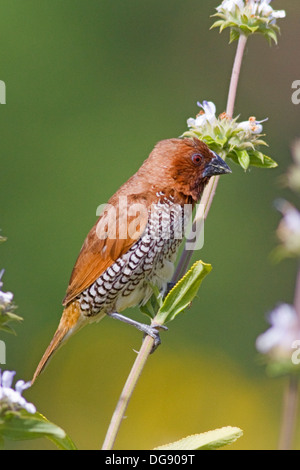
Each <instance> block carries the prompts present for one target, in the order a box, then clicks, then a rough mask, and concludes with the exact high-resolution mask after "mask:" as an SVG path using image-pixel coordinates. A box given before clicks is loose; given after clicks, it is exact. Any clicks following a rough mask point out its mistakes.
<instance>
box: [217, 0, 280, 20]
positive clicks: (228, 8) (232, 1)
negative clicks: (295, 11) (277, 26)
mask: <svg viewBox="0 0 300 470" xmlns="http://www.w3.org/2000/svg"><path fill="white" fill-rule="evenodd" d="M270 3H271V0H223V2H222V3H221V5H220V6H218V7H217V8H216V10H217V11H218V12H219V13H224V14H226V13H229V14H234V13H235V9H236V7H238V8H239V10H240V12H241V15H245V14H246V15H247V13H248V15H249V14H250V16H260V17H264V18H268V19H271V20H272V21H273V22H276V19H278V18H285V17H286V12H285V11H284V10H274V9H273V8H272V7H271V5H270Z"/></svg>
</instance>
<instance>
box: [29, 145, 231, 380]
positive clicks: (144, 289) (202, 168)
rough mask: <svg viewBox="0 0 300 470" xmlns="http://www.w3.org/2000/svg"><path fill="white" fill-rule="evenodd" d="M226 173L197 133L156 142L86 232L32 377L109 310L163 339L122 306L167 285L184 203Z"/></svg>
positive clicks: (191, 201)
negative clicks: (57, 318)
mask: <svg viewBox="0 0 300 470" xmlns="http://www.w3.org/2000/svg"><path fill="white" fill-rule="evenodd" d="M223 173H231V170H230V168H229V167H228V165H227V164H226V163H225V162H224V161H223V160H222V159H221V158H220V157H219V156H218V155H217V154H216V153H215V152H213V151H211V150H210V149H209V148H208V147H207V145H206V144H205V143H203V142H201V141H200V140H198V139H189V138H184V139H168V140H163V141H161V142H159V143H158V144H157V145H156V146H155V147H154V149H153V151H152V152H151V153H150V155H149V157H148V158H147V159H146V160H145V161H144V163H143V164H142V166H141V167H140V169H139V170H138V171H137V173H135V174H134V175H133V176H132V177H131V178H130V179H129V180H128V181H127V182H126V183H125V184H123V186H121V187H120V189H119V190H118V191H117V192H116V193H115V194H114V195H113V196H112V198H111V199H110V200H109V202H108V205H107V207H106V208H105V209H104V210H103V212H102V214H101V215H100V218H99V220H98V221H97V223H96V224H95V225H94V227H93V228H92V229H91V231H90V233H89V234H88V236H87V238H86V240H85V242H84V244H83V246H82V248H81V251H80V254H79V257H78V259H77V261H76V264H75V266H74V269H73V271H72V275H71V279H70V283H69V287H68V289H67V293H66V296H65V298H64V300H63V306H64V307H65V308H64V311H63V314H62V317H61V320H60V323H59V326H58V328H57V330H56V332H55V334H54V337H53V339H52V341H51V343H50V345H49V347H48V348H47V350H46V352H45V354H44V356H43V357H42V359H41V361H40V363H39V365H38V367H37V369H36V372H35V374H34V377H33V380H32V382H34V381H35V379H36V377H37V376H38V375H39V374H40V373H41V371H42V370H43V368H44V367H45V365H46V363H47V361H48V360H49V358H50V356H51V355H52V354H53V353H54V351H56V350H57V348H58V347H59V346H61V344H62V343H63V342H64V341H65V340H66V339H67V338H68V337H69V336H70V335H71V334H73V333H74V332H75V331H77V330H79V329H80V328H81V327H82V326H84V325H86V324H88V323H91V322H93V321H99V320H101V319H102V318H103V317H104V316H105V315H108V316H110V317H112V318H116V319H119V320H122V321H125V322H127V323H130V324H132V325H133V326H135V327H136V328H138V329H140V330H141V331H143V332H144V333H146V334H149V335H151V336H152V337H153V338H154V339H155V342H156V343H159V334H158V329H157V328H155V326H153V325H152V326H150V325H145V324H142V323H139V322H136V321H134V320H131V319H129V318H127V317H125V316H123V315H121V314H120V312H122V311H123V310H125V309H126V308H128V307H133V306H135V305H144V304H145V303H146V302H147V301H148V300H149V298H150V296H151V294H152V292H153V290H152V287H151V285H150V283H151V284H152V285H153V284H154V285H156V286H158V288H159V289H161V290H164V289H165V288H166V285H167V283H168V281H170V280H171V278H172V274H173V271H174V262H175V259H176V254H177V251H178V248H179V245H180V243H181V241H182V239H183V236H184V235H183V230H180V229H181V228H182V227H183V226H184V224H185V223H186V220H185V215H184V210H183V209H184V206H185V204H190V205H191V206H194V205H195V203H196V202H197V201H199V200H200V197H201V195H202V193H203V190H204V187H205V185H206V184H207V182H208V181H209V178H210V177H211V176H214V175H220V174H223ZM124 201H125V206H124ZM132 208H135V210H132ZM137 212H138V214H137ZM175 232H176V234H177V235H175ZM178 233H179V235H178Z"/></svg>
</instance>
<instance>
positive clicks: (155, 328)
mask: <svg viewBox="0 0 300 470" xmlns="http://www.w3.org/2000/svg"><path fill="white" fill-rule="evenodd" d="M144 326H145V329H144V333H145V335H144V339H145V336H146V335H149V336H151V338H153V339H154V343H153V346H152V349H151V352H150V354H152V353H154V351H155V350H156V349H157V348H158V346H159V345H160V344H161V339H160V336H159V330H165V331H167V330H168V328H167V327H166V326H165V325H160V324H158V323H152V324H151V325H144Z"/></svg>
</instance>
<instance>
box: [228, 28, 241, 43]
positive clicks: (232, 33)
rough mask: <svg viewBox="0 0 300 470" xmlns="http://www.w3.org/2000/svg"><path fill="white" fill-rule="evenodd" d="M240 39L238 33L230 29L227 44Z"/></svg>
mask: <svg viewBox="0 0 300 470" xmlns="http://www.w3.org/2000/svg"><path fill="white" fill-rule="evenodd" d="M239 37H240V32H239V31H237V30H236V29H233V28H232V29H231V30H230V40H229V44H231V43H232V42H234V41H237V40H238V39H239Z"/></svg>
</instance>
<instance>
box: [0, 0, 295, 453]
mask: <svg viewBox="0 0 300 470" xmlns="http://www.w3.org/2000/svg"><path fill="white" fill-rule="evenodd" d="M273 3H274V8H276V9H281V8H285V9H286V11H287V18H286V19H285V20H281V21H280V26H281V32H282V35H281V37H280V38H279V45H278V46H273V47H272V48H270V46H269V45H268V43H267V41H265V39H263V38H262V37H254V38H252V39H251V40H250V41H249V43H248V47H247V50H246V55H245V61H244V64H243V68H242V75H241V81H240V86H239V90H238V97H237V105H236V110H235V113H236V114H240V115H241V118H242V119H243V120H246V119H247V118H248V117H249V116H251V115H255V116H256V117H257V118H258V119H263V118H265V117H269V121H268V122H267V123H266V124H265V127H264V130H265V131H266V133H267V140H268V142H269V144H270V148H269V149H268V153H269V155H270V156H271V157H272V158H274V159H275V160H277V161H278V163H279V167H278V169H276V170H259V169H251V171H248V172H247V173H244V172H243V171H242V170H241V168H240V167H238V166H236V165H234V164H232V165H231V166H232V169H233V174H232V175H231V176H228V177H226V178H224V179H222V180H221V182H220V185H219V187H218V190H217V195H216V197H215V199H214V203H213V206H212V209H211V212H210V214H209V217H208V220H207V223H206V227H205V245H204V248H203V249H202V250H201V251H200V252H197V253H196V254H195V255H194V260H196V259H202V260H203V261H205V262H210V263H211V264H212V265H213V271H212V273H211V274H210V275H209V276H208V277H207V279H206V280H205V281H204V283H203V285H202V288H201V291H200V292H199V297H198V299H197V300H195V302H194V304H193V306H192V308H190V309H189V310H188V311H187V312H186V313H185V314H184V315H182V316H181V317H179V318H177V319H176V321H174V322H173V323H172V324H171V325H170V329H169V332H168V333H162V341H163V344H162V346H161V347H160V348H159V349H158V351H157V352H156V353H155V354H154V355H153V356H151V358H150V360H149V361H148V364H147V366H146V369H145V370H144V372H143V375H142V377H141V379H140V382H139V384H138V386H137V389H136V391H135V394H134V396H133V398H132V401H131V403H130V406H129V408H128V410H127V419H126V420H125V421H124V423H123V425H122V428H121V431H120V434H119V437H118V440H117V442H116V449H151V448H153V447H154V446H157V445H160V444H164V443H167V442H169V441H172V440H175V439H179V438H181V437H184V436H186V435H188V434H192V433H197V432H204V431H207V430H210V429H213V428H216V427H221V426H225V425H232V426H239V427H241V428H242V429H243V430H244V437H243V438H242V439H240V440H239V441H238V442H237V443H236V444H234V446H232V447H231V448H232V449H273V448H276V446H277V440H278V433H279V425H280V418H281V406H282V393H283V387H284V384H285V381H284V379H270V378H267V377H266V374H265V369H264V367H263V366H262V365H261V364H260V361H259V360H258V354H257V352H256V349H255V340H256V337H257V336H258V335H259V334H260V333H261V332H263V331H264V330H265V329H266V328H267V322H266V315H267V313H268V312H269V311H270V310H271V309H272V308H274V307H275V306H276V304H277V303H278V302H281V301H285V302H292V300H293V291H294V280H295V272H296V266H295V263H294V262H293V261H285V262H282V263H280V264H278V265H274V263H272V261H271V259H270V253H271V251H272V250H273V249H274V247H275V246H276V236H275V229H276V227H277V224H278V221H279V215H278V213H277V212H276V211H275V209H274V206H273V201H274V200H275V199H276V198H278V197H283V196H289V194H288V193H287V192H286V191H285V190H284V189H283V188H282V185H281V183H280V178H281V176H282V175H283V174H284V172H285V170H286V169H287V167H288V166H289V164H290V163H291V156H290V150H289V148H290V144H291V142H292V141H293V139H294V138H295V137H299V136H300V129H299V115H300V105H299V106H296V105H294V104H292V101H291V95H292V89H291V85H292V82H293V81H294V80H297V79H300V68H299V61H298V49H297V48H298V45H299V39H300V37H299V35H300V33H299V31H300V4H299V1H298V0H285V1H284V2H283V1H280V0H274V2H272V4H273ZM217 5H218V0H214V1H213V0H209V1H207V0H185V1H182V0H164V1H163V2H162V1H161V0H148V1H143V2H142V1H140V0H126V1H124V0H114V1H113V2H111V1H108V0H64V1H61V0H51V1H50V0H26V2H24V1H23V0H14V1H13V2H12V1H10V0H0V12H1V14H0V36H1V48H0V57H1V75H0V79H1V80H4V81H5V83H6V86H7V104H6V105H2V106H1V114H0V116H1V117H0V119H1V125H0V138H1V140H0V142H1V144H0V145H1V166H0V193H1V197H0V201H1V209H0V227H1V229H2V232H1V233H2V235H5V236H7V237H8V241H7V242H6V243H5V244H2V245H1V253H0V267H1V268H5V276H4V290H11V291H13V292H14V294H15V302H16V304H17V305H18V310H17V313H18V314H19V315H21V316H23V318H24V322H23V323H22V324H20V325H17V327H16V331H17V336H16V337H14V336H10V335H5V334H4V333H2V335H1V339H4V340H5V342H6V345H7V365H6V368H8V369H13V370H16V371H17V377H18V378H24V379H27V380H28V379H30V378H31V376H32V373H33V371H34V369H35V366H36V365H37V363H38V361H39V359H40V357H41V355H42V353H43V352H44V349H45V347H46V346H47V345H48V343H49V341H50V339H51V337H52V334H53V332H54V330H55V329H56V326H57V324H58V321H59V318H60V315H61V311H62V307H61V300H62V298H63V297H64V294H65V290H66V287H67V284H68V280H69V276H70V273H71V270H72V267H73V264H74V262H75V260H76V257H77V255H78V252H79V249H80V247H81V244H82V242H83V240H84V238H85V236H86V234H87V232H88V231H89V229H90V228H91V226H92V225H93V224H94V222H95V220H96V208H97V206H98V205H99V204H102V203H104V202H106V201H107V199H108V198H109V197H110V196H111V195H112V194H113V192H115V190H116V189H117V188H118V187H119V186H120V185H121V184H122V183H123V182H124V181H125V180H126V179H127V178H128V177H130V176H131V175H132V174H133V173H134V172H135V171H136V170H137V168H138V167H139V166H140V164H141V162H142V161H143V160H144V158H145V157H146V156H147V155H148V153H149V151H150V150H151V149H152V147H153V145H154V144H155V143H156V142H157V141H158V140H160V139H164V138H170V137H177V136H179V135H180V134H182V132H184V131H185V130H186V119H187V118H189V117H191V116H195V114H196V113H197V112H198V108H197V106H196V102H197V100H200V101H202V100H204V99H207V100H212V101H214V102H215V103H216V105H217V109H218V112H222V111H224V109H225V105H226V98H227V92H228V85H229V79H230V73H231V67H232V62H233V58H234V53H235V47H236V46H235V44H233V45H230V46H229V45H228V38H229V36H228V32H224V33H223V34H221V35H219V34H218V32H217V30H212V31H209V28H210V26H211V24H212V18H210V15H212V14H213V13H214V8H215V7H216V6H217ZM127 313H130V314H131V315H132V316H133V317H134V318H139V319H140V320H141V319H143V317H141V314H140V313H139V312H138V311H137V310H133V311H132V312H127ZM140 344H141V335H140V334H139V333H138V332H137V331H136V330H134V329H133V328H130V327H128V326H126V325H124V324H119V323H118V322H115V321H112V320H109V319H105V320H103V321H102V322H101V323H99V324H97V325H93V326H91V327H87V328H86V329H84V330H82V331H81V332H80V333H79V334H78V335H76V336H75V337H73V338H72V339H71V340H70V341H69V343H68V344H67V345H66V346H65V347H64V348H63V349H61V350H60V351H59V352H58V353H57V355H56V356H55V357H54V359H53V360H52V361H51V363H50V365H49V366H48V368H47V369H46V371H45V373H44V374H43V375H42V376H41V377H40V379H39V380H38V381H37V382H36V384H35V386H34V387H33V388H32V389H31V390H29V391H27V393H26V397H27V398H28V399H29V400H31V401H33V402H34V403H35V404H36V406H37V408H38V410H39V411H40V412H41V413H43V414H44V415H45V416H47V417H48V419H50V420H51V421H53V422H55V423H56V424H58V425H60V426H61V427H63V428H64V429H65V430H66V431H67V432H68V433H69V434H70V435H71V437H72V438H73V440H74V441H75V442H76V444H77V445H78V447H79V448H81V449H97V448H99V447H100V446H101V444H102V442H103V439H104V436H105V431H106V429H107V426H108V424H109V421H110V417H111V415H112V412H113V409H114V406H115V404H116V402H117V399H118V396H119V393H120V391H121V388H122V386H123V384H124V382H125V379H126V377H127V375H128V373H129V370H130V368H131V365H132V363H133V361H134V358H135V353H134V352H133V349H138V348H139V347H140ZM295 445H296V447H297V448H299V449H300V429H299V430H298V433H297V436H296V443H295ZM7 448H11V449H23V448H26V449H53V448H54V447H53V445H52V444H51V443H49V442H47V441H46V440H37V441H30V442H25V443H12V442H7Z"/></svg>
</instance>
